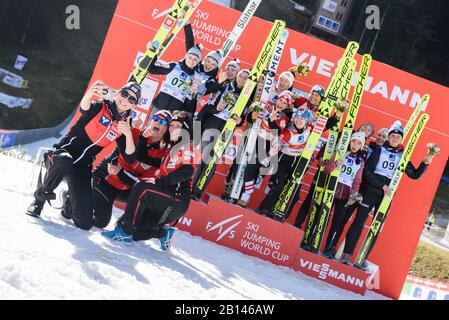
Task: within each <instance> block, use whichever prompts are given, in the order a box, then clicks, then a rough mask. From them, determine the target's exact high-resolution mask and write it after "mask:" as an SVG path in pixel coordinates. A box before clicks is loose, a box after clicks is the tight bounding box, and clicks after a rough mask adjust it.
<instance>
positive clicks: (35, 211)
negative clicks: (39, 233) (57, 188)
mask: <svg viewBox="0 0 449 320" xmlns="http://www.w3.org/2000/svg"><path fill="white" fill-rule="evenodd" d="M54 199H56V195H55V194H54V193H53V192H49V191H45V190H43V189H38V190H36V191H35V192H34V201H33V202H32V203H31V204H30V205H29V207H28V208H27V211H26V212H25V213H26V214H27V215H29V216H32V217H35V218H37V217H39V216H40V215H41V212H42V208H43V207H44V204H45V201H50V200H54Z"/></svg>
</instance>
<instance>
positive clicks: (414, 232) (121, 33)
mask: <svg viewBox="0 0 449 320" xmlns="http://www.w3.org/2000/svg"><path fill="white" fill-rule="evenodd" d="M171 4H172V1H171V0H160V1H154V0H133V1H124V0H121V1H119V3H118V6H117V9H116V12H115V14H114V18H113V20H112V23H111V26H110V29H109V32H108V34H107V37H106V40H105V42H104V45H103V49H102V51H101V54H100V57H99V59H98V62H97V66H96V68H95V71H94V73H93V76H92V79H91V81H94V80H98V79H101V80H103V81H105V82H106V83H107V84H108V85H110V86H112V87H120V86H121V85H123V84H124V83H125V82H126V81H127V79H128V76H129V74H130V72H131V70H132V68H133V65H134V62H135V60H136V58H137V55H138V52H143V51H145V48H146V44H147V43H148V42H149V41H150V40H151V39H152V38H153V36H154V34H155V33H156V30H157V29H158V27H159V26H160V25H161V22H162V18H159V19H153V17H154V16H155V15H157V14H158V13H159V12H162V11H164V10H166V9H167V8H169V7H170V6H171ZM240 14H241V13H240V12H238V11H235V10H232V9H229V8H225V7H222V6H219V5H216V4H214V3H211V2H208V1H206V0H204V1H203V3H202V4H201V5H200V6H199V8H198V10H197V11H196V12H195V14H194V16H193V17H192V19H191V23H192V26H193V29H194V33H195V38H196V41H197V42H201V43H202V44H203V45H204V55H205V54H207V52H208V51H209V50H215V49H218V48H220V47H221V44H222V43H223V41H224V39H225V38H226V35H227V33H228V32H229V31H230V30H231V29H232V27H233V25H234V23H235V21H236V20H237V19H238V17H239V16H240ZM270 28H271V23H270V22H268V21H264V20H262V19H259V18H256V17H255V18H253V19H252V20H251V22H250V24H249V26H248V28H247V29H246V31H245V33H244V34H243V35H242V37H241V38H240V40H239V42H238V44H237V46H236V48H235V50H234V51H233V52H231V54H230V57H229V59H233V58H235V57H238V58H239V59H240V60H241V61H242V66H243V67H247V68H250V67H251V63H252V62H253V61H254V60H255V59H256V57H257V55H258V53H259V50H260V48H261V46H262V44H263V42H264V40H265V35H267V34H268V32H269V30H270ZM289 31H290V37H289V39H288V42H287V46H286V50H285V51H284V52H285V53H284V55H283V57H282V60H281V64H280V69H279V70H280V71H283V70H286V69H288V68H290V67H292V66H293V65H296V64H297V63H299V62H307V63H309V65H310V66H311V67H312V72H311V73H310V75H309V76H307V77H306V78H304V79H302V80H301V81H300V82H299V81H297V82H296V84H295V85H296V87H297V88H298V89H300V90H302V91H306V92H308V91H309V90H310V88H311V87H312V86H313V85H314V84H322V85H324V86H327V84H328V83H329V80H330V77H331V74H332V73H333V71H334V69H335V65H336V61H337V60H338V58H339V57H340V56H341V54H342V53H343V49H342V48H339V47H336V46H334V45H332V44H329V43H327V42H324V41H321V40H318V39H315V38H312V37H309V36H307V35H304V34H302V33H299V32H295V31H292V30H289ZM184 55H185V46H184V35H183V34H182V32H181V33H180V34H179V35H178V37H177V38H176V39H175V40H174V41H173V44H172V45H171V46H170V47H169V49H168V50H167V51H166V53H165V54H164V56H163V57H162V59H163V60H165V61H171V60H180V59H182V58H183V57H184ZM360 58H361V57H360V56H358V57H357V59H358V61H359V62H360ZM374 58H375V57H374ZM156 78H157V77H156ZM365 90H366V94H365V96H364V99H363V101H362V106H361V110H360V113H359V117H358V119H357V125H360V124H361V123H363V122H371V123H373V124H374V125H375V127H376V129H380V128H383V127H390V125H391V124H392V123H393V122H394V121H395V120H397V119H399V120H401V121H402V122H403V125H405V123H406V121H407V120H408V117H409V116H410V114H411V113H412V107H414V106H415V105H416V104H417V103H418V102H419V100H420V97H422V96H423V95H424V94H426V93H429V94H430V96H431V100H430V103H429V104H428V106H427V107H426V112H428V113H429V115H430V121H429V123H428V126H427V128H426V130H425V131H424V133H423V135H422V137H421V139H420V143H419V145H418V147H417V148H416V151H415V152H414V155H413V157H412V161H413V163H414V164H415V165H418V164H419V162H420V160H421V159H422V158H423V156H424V155H425V152H426V147H425V145H426V143H427V142H429V141H432V142H435V143H438V144H439V145H440V146H441V147H442V150H443V152H442V154H441V155H440V156H438V157H436V158H435V159H434V162H433V163H432V165H431V166H430V168H429V170H428V171H427V172H426V174H425V175H424V176H423V177H422V178H421V179H420V180H419V181H412V180H410V179H408V178H404V179H403V181H402V183H401V187H400V189H399V191H398V193H397V195H396V197H395V199H394V202H393V205H392V208H391V210H390V214H389V217H388V220H387V222H386V224H385V227H384V229H383V231H382V234H381V236H380V238H379V240H378V241H377V244H376V247H375V249H374V250H373V252H372V254H371V256H370V260H371V261H373V262H374V263H375V264H377V265H379V266H380V276H381V280H380V289H379V290H378V291H379V292H380V293H382V294H384V295H387V296H390V297H393V298H398V297H399V295H400V292H401V289H402V286H403V284H404V280H405V278H406V276H407V273H408V270H409V266H410V263H411V261H412V258H413V255H414V252H415V248H416V245H417V242H418V240H419V236H420V234H421V231H422V228H423V223H424V221H425V218H426V217H427V214H428V211H429V208H430V206H431V203H432V200H433V197H434V194H435V191H436V188H437V186H438V183H439V180H440V177H441V174H442V172H443V169H444V166H445V163H446V160H447V156H448V150H449V139H448V137H449V129H448V126H447V124H446V116H447V115H448V112H447V111H446V110H445V107H444V105H443V104H444V103H446V102H447V101H448V100H449V89H448V88H446V87H443V86H440V85H438V84H435V83H432V82H430V81H427V80H424V79H422V78H419V77H416V76H413V75H411V74H409V73H406V72H403V71H401V70H398V69H395V68H393V67H391V66H388V65H386V64H383V63H380V62H376V61H374V62H373V65H372V67H371V72H370V78H369V81H368V83H367V85H366V88H365ZM376 131H377V130H376ZM109 151H110V150H106V151H105V152H104V153H103V154H102V155H105V154H106V153H107V152H109ZM225 173H226V166H220V167H219V169H218V174H216V176H215V177H214V179H213V181H212V183H211V185H210V186H209V188H208V190H207V191H208V192H211V193H213V194H221V192H222V191H223V176H222V175H223V174H225ZM312 176H313V170H310V172H309V173H308V174H307V175H306V179H305V181H304V182H305V183H304V186H303V190H302V192H301V199H300V201H302V199H304V197H305V194H306V191H307V189H308V184H309V183H310V181H311V177H312ZM265 183H266V182H264V183H263V184H262V187H261V190H259V191H257V192H255V194H254V196H253V198H252V201H251V203H250V207H251V208H255V207H257V205H258V204H259V203H260V201H261V199H262V197H263V190H264V186H265ZM298 206H299V204H297V205H296V207H295V209H294V211H293V214H292V216H291V217H290V218H289V220H288V221H289V222H292V221H294V218H295V216H296V212H297V208H298ZM219 209H220V208H217V212H220V210H219ZM370 222H371V220H370V219H369V220H368V222H367V223H368V225H369V223H370ZM366 229H367V228H365V232H366ZM273 232H275V230H273ZM364 234H365V233H364ZM364 234H363V235H362V236H364ZM360 242H361V241H360Z"/></svg>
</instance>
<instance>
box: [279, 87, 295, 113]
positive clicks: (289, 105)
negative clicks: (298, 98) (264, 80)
mask: <svg viewBox="0 0 449 320" xmlns="http://www.w3.org/2000/svg"><path fill="white" fill-rule="evenodd" d="M279 100H285V102H287V108H289V109H291V108H292V107H293V96H292V93H291V91H289V90H285V91H282V92H281V94H280V95H279V97H278V101H279Z"/></svg>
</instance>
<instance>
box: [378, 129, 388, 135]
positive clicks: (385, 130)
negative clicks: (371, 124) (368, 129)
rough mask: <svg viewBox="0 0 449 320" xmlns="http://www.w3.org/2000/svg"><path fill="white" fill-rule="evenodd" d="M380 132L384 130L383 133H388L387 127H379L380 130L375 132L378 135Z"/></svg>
mask: <svg viewBox="0 0 449 320" xmlns="http://www.w3.org/2000/svg"><path fill="white" fill-rule="evenodd" d="M382 132H385V134H386V135H388V129H387V128H382V129H380V130H379V131H378V132H377V134H378V135H379V134H381V133H382Z"/></svg>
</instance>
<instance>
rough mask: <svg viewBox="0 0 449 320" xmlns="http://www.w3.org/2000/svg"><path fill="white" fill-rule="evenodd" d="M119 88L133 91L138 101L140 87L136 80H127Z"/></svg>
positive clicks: (140, 91) (140, 93)
mask: <svg viewBox="0 0 449 320" xmlns="http://www.w3.org/2000/svg"><path fill="white" fill-rule="evenodd" d="M121 90H129V91H131V92H133V93H134V94H135V95H136V98H137V101H140V98H141V97H142V88H141V87H140V85H139V84H137V83H136V82H128V83H127V84H125V85H124V86H123V87H122V88H121Z"/></svg>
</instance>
